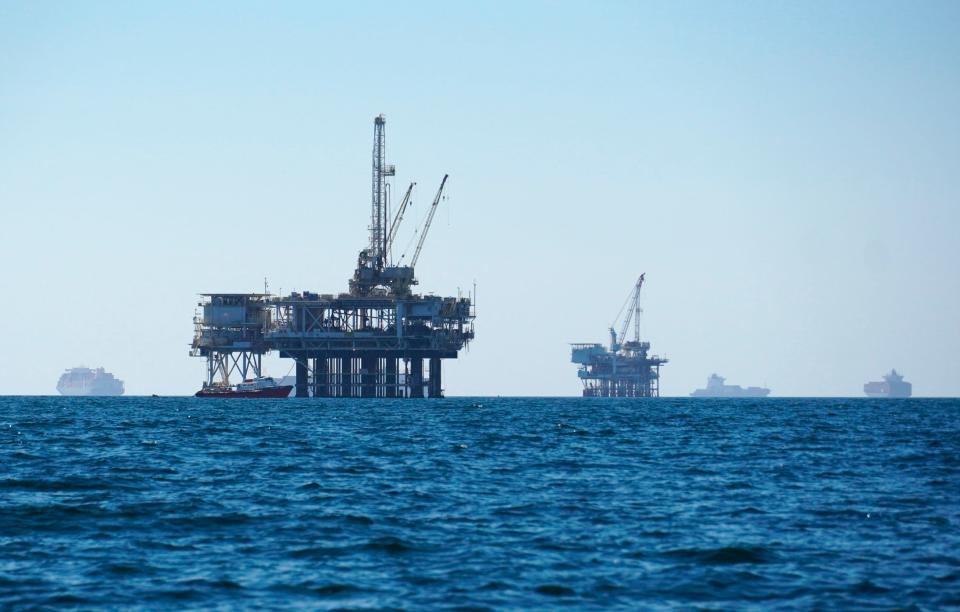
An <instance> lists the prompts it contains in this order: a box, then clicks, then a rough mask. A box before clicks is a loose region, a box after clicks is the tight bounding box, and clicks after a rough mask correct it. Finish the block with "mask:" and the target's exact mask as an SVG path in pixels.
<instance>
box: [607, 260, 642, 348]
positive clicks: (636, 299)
mask: <svg viewBox="0 0 960 612" xmlns="http://www.w3.org/2000/svg"><path fill="white" fill-rule="evenodd" d="M644 276H646V272H644V273H643V274H641V275H640V278H638V279H637V284H636V285H634V287H633V292H632V294H631V295H630V296H629V297H628V298H627V302H629V303H630V308H629V309H627V315H626V317H625V318H624V320H623V324H622V325H621V326H620V334H619V335H617V332H616V331H615V330H614V328H613V325H611V326H610V350H611V351H613V352H617V351H618V350H620V344H619V343H618V342H617V339H618V338H619V339H621V340H622V339H623V337H624V336H626V335H627V330H628V329H630V321H632V320H633V319H634V318H636V321H637V323H636V325H635V326H634V329H633V341H634V342H637V343H639V342H640V288H641V287H643V279H644ZM627 302H624V304H623V306H621V307H620V312H618V313H617V319H619V318H620V314H621V313H622V312H623V309H624V307H626V305H627ZM614 324H616V319H614Z"/></svg>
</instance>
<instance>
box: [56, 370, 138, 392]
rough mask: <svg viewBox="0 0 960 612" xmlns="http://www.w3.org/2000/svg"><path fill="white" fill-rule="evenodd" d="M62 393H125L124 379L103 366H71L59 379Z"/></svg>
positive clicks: (58, 386) (58, 384) (58, 382)
mask: <svg viewBox="0 0 960 612" xmlns="http://www.w3.org/2000/svg"><path fill="white" fill-rule="evenodd" d="M57 391H59V392H60V395H123V381H122V380H120V379H118V378H114V376H113V374H111V373H110V372H106V371H104V369H103V368H97V369H95V370H92V369H90V368H85V367H79V368H70V369H69V370H67V371H66V372H64V373H63V375H61V376H60V380H59V381H57Z"/></svg>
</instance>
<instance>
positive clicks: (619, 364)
mask: <svg viewBox="0 0 960 612" xmlns="http://www.w3.org/2000/svg"><path fill="white" fill-rule="evenodd" d="M644 277H645V275H644V274H641V275H640V278H638V279H637V282H636V284H635V285H634V288H633V291H632V293H631V294H630V296H629V297H628V298H627V302H629V308H626V306H627V303H626V302H625V303H624V308H626V311H625V312H624V308H621V310H620V313H619V314H617V317H616V318H615V319H614V323H613V324H612V325H611V326H610V346H609V348H607V347H604V346H603V345H602V344H600V343H576V344H572V345H571V353H570V361H571V362H573V363H576V364H579V365H580V368H579V369H578V370H577V376H578V377H579V378H580V380H581V381H582V382H583V396H584V397H660V366H661V365H663V364H665V363H667V359H665V358H662V357H660V356H658V355H650V343H649V342H644V341H641V340H640V313H641V312H642V311H641V308H640V289H641V288H642V287H643V282H644ZM621 314H623V317H624V318H623V322H622V324H621V327H620V333H619V334H618V333H617V331H616V329H615V326H616V324H617V321H618V320H619V319H620V316H621ZM631 322H633V324H634V333H633V339H632V340H628V341H626V342H624V341H623V338H625V337H626V336H627V332H628V331H629V329H630V324H631Z"/></svg>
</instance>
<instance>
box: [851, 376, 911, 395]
mask: <svg viewBox="0 0 960 612" xmlns="http://www.w3.org/2000/svg"><path fill="white" fill-rule="evenodd" d="M863 392H864V393H866V394H867V397H884V398H886V397H910V396H911V395H912V394H913V385H911V384H910V383H908V382H907V381H905V380H903V375H902V374H899V373H897V371H896V370H890V373H889V374H887V375H885V376H884V377H883V381H882V382H881V381H874V382H868V383H867V384H865V385H863Z"/></svg>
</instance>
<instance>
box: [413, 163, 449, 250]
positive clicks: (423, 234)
mask: <svg viewBox="0 0 960 612" xmlns="http://www.w3.org/2000/svg"><path fill="white" fill-rule="evenodd" d="M449 176H450V175H449V174H444V175H443V180H442V181H440V189H438V190H437V197H435V198H433V204H431V205H430V212H429V213H428V214H427V220H426V221H425V222H424V224H423V231H422V232H420V241H419V242H417V250H416V251H414V252H413V259H411V260H410V267H411V268H413V267H416V265H417V260H418V259H420V250H421V249H423V241H424V240H426V238H427V232H428V231H430V224H431V223H433V215H434V213H436V212H437V206H438V205H439V204H440V196H441V195H443V187H444V185H446V184H447V178H448V177H449Z"/></svg>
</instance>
